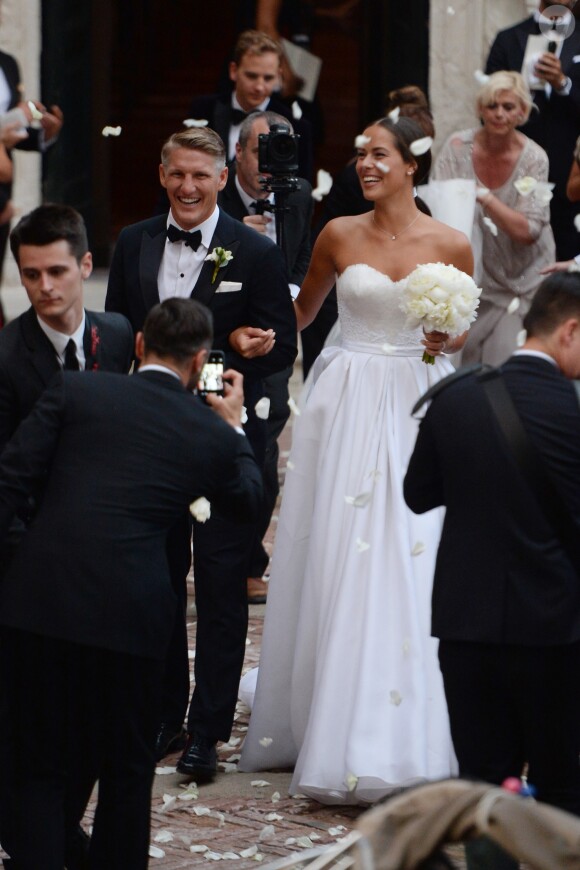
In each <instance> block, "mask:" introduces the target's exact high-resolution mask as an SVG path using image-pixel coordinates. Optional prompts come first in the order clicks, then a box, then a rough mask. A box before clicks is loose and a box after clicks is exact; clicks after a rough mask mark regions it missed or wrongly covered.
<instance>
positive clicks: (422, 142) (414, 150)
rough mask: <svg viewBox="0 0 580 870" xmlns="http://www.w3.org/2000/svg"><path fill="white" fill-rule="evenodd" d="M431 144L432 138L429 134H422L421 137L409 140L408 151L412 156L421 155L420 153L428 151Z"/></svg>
mask: <svg viewBox="0 0 580 870" xmlns="http://www.w3.org/2000/svg"><path fill="white" fill-rule="evenodd" d="M432 144H433V139H432V138H431V136H423V137H422V138H421V139H415V141H414V142H411V144H410V145H409V151H410V152H411V154H412V155H413V157H421V155H422V154H426V153H427V151H429V149H430V148H431V146H432Z"/></svg>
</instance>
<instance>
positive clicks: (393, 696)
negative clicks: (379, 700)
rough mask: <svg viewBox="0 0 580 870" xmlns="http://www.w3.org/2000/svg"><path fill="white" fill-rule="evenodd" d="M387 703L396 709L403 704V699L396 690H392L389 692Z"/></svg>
mask: <svg viewBox="0 0 580 870" xmlns="http://www.w3.org/2000/svg"><path fill="white" fill-rule="evenodd" d="M389 701H390V702H391V704H393V706H395V707H398V706H399V705H400V704H401V703H402V702H403V698H402V696H401V694H400V692H397V690H396V689H393V690H392V691H391V692H389Z"/></svg>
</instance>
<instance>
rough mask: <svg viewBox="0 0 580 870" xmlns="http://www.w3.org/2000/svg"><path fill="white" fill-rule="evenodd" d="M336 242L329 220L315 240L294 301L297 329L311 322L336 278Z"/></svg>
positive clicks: (303, 327)
mask: <svg viewBox="0 0 580 870" xmlns="http://www.w3.org/2000/svg"><path fill="white" fill-rule="evenodd" d="M337 243H338V240H337V236H336V232H335V230H334V228H333V227H332V222H331V223H330V224H327V225H326V226H325V227H324V229H323V230H322V232H321V233H320V235H319V236H318V238H317V240H316V244H315V245H314V249H313V251H312V259H311V261H310V266H309V267H308V272H307V273H306V277H305V279H304V281H303V282H302V287H301V288H300V293H299V294H298V296H297V297H296V300H295V302H294V310H295V312H296V320H297V322H298V329H299V330H302V329H305V327H307V326H309V325H310V324H311V323H312V321H313V320H314V318H315V317H316V315H317V314H318V312H319V311H320V308H321V307H322V303H323V302H324V300H325V298H326V296H327V295H328V294H329V292H330V290H331V289H332V287H333V285H334V282H335V280H336V263H335V259H334V251H335V250H336V249H337Z"/></svg>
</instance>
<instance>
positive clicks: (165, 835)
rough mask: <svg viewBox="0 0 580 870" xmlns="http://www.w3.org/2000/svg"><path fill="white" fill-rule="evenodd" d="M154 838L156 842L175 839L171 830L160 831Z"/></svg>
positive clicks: (168, 841)
mask: <svg viewBox="0 0 580 870" xmlns="http://www.w3.org/2000/svg"><path fill="white" fill-rule="evenodd" d="M153 839H154V841H155V842H156V843H171V842H172V840H173V834H172V833H171V831H159V833H158V834H155V836H154V837H153Z"/></svg>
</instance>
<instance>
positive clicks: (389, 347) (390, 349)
mask: <svg viewBox="0 0 580 870" xmlns="http://www.w3.org/2000/svg"><path fill="white" fill-rule="evenodd" d="M381 350H382V352H383V353H386V354H387V356H391V354H393V353H394V352H395V350H396V348H395V346H394V344H389V343H388V342H387V341H385V343H384V344H381Z"/></svg>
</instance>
